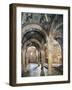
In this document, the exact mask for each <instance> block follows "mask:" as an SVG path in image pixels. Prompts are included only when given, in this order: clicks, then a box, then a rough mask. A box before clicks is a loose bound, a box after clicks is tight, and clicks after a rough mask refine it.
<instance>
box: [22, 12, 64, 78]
mask: <svg viewBox="0 0 72 90" xmlns="http://www.w3.org/2000/svg"><path fill="white" fill-rule="evenodd" d="M26 16H27V17H26ZM36 17H37V18H38V19H34V18H36ZM44 17H45V18H44ZM59 17H61V18H62V16H59V15H58V16H56V15H51V17H50V16H48V15H42V16H41V15H40V14H39V15H37V16H35V14H25V13H22V32H21V38H22V41H21V44H22V45H21V60H22V63H21V64H22V65H21V66H22V77H24V76H48V75H62V74H63V65H62V63H63V60H62V44H61V43H60V42H59V41H57V40H58V39H59V38H58V37H59V35H60V34H61V33H59V34H57V33H58V32H59V31H56V32H55V31H54V32H53V30H52V28H53V26H54V25H55V24H56V23H55V20H56V19H57V20H58V19H59ZM41 18H42V19H43V18H44V19H45V21H46V22H47V23H46V25H47V26H45V27H46V28H45V27H43V26H42V25H41V24H42V23H43V21H44V19H43V21H41ZM26 19H27V21H26ZM51 19H52V20H51ZM49 20H50V21H49ZM45 21H44V23H43V25H45ZM50 23H51V25H52V27H49V25H48V24H50ZM51 25H50V26H51ZM46 29H48V31H47V30H46ZM57 29H62V21H61V23H60V24H58V25H55V30H57ZM61 35H62V34H61ZM59 40H60V39H59Z"/></svg>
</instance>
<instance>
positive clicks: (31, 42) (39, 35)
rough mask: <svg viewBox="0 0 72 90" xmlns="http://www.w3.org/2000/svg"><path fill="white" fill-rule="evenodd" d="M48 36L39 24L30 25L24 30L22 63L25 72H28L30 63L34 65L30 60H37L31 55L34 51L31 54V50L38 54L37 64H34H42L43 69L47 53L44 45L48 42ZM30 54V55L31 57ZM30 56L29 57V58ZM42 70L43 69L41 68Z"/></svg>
mask: <svg viewBox="0 0 72 90" xmlns="http://www.w3.org/2000/svg"><path fill="white" fill-rule="evenodd" d="M47 39H48V35H47V34H46V32H45V31H44V30H43V29H42V28H41V26H40V25H37V24H30V25H27V26H25V27H24V28H23V31H22V41H21V42H22V57H23V60H22V63H23V69H24V72H27V69H28V68H27V66H28V63H29V64H30V63H32V62H34V61H32V62H31V60H30V59H32V58H33V59H35V58H36V57H33V56H32V55H31V54H33V52H32V50H31V52H30V53H29V49H34V50H36V51H37V52H38V53H37V58H36V59H37V60H36V61H37V62H36V61H35V63H34V64H36V63H37V64H38V65H40V64H41V67H43V63H44V62H45V58H44V57H45V54H44V53H45V52H44V47H43V46H44V44H45V43H46V42H47ZM29 54H30V55H29ZM28 55H29V56H28ZM41 69H42V68H41Z"/></svg>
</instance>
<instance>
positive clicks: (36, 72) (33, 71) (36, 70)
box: [22, 63, 63, 77]
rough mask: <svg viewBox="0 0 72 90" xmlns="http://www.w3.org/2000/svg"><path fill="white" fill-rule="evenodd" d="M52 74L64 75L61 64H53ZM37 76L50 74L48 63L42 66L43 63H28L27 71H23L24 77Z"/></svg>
mask: <svg viewBox="0 0 72 90" xmlns="http://www.w3.org/2000/svg"><path fill="white" fill-rule="evenodd" d="M52 66H53V67H52V75H62V74H63V73H62V70H61V68H62V67H61V68H60V69H59V67H60V66H61V65H59V64H53V65H52ZM28 76H29V77H36V76H48V67H47V64H44V66H43V67H42V68H41V64H40V65H38V64H36V63H30V64H28V65H27V72H22V77H28Z"/></svg>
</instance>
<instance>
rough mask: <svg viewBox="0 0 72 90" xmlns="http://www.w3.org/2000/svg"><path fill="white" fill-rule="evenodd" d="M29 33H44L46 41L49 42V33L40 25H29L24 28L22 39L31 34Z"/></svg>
mask: <svg viewBox="0 0 72 90" xmlns="http://www.w3.org/2000/svg"><path fill="white" fill-rule="evenodd" d="M29 31H37V32H39V33H42V34H43V35H44V37H45V39H46V41H47V40H48V39H47V38H48V35H47V33H46V32H45V30H44V29H43V28H42V27H41V26H40V25H38V24H36V23H31V24H27V25H25V26H24V27H23V29H22V33H21V35H22V38H23V36H24V35H25V34H26V33H27V32H29ZM46 37H47V38H46Z"/></svg>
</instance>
